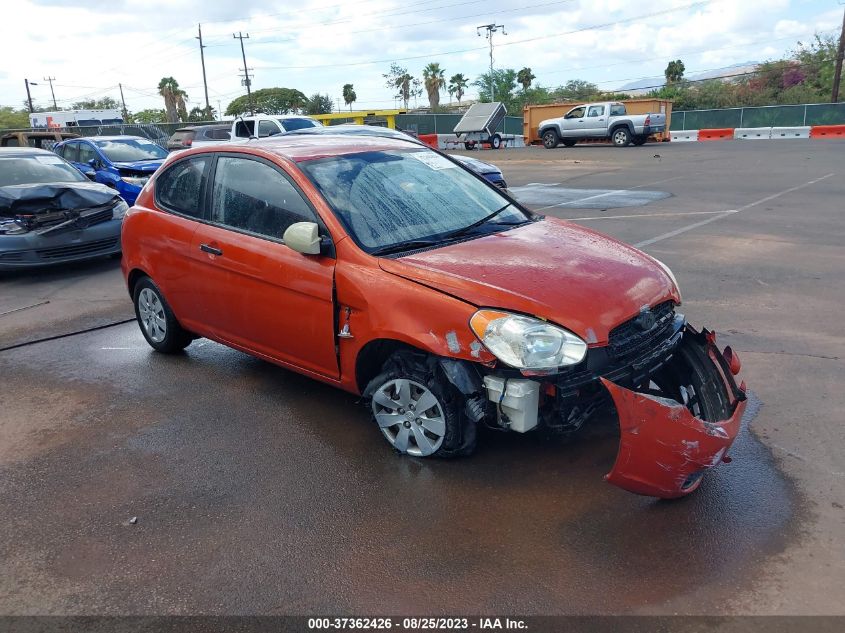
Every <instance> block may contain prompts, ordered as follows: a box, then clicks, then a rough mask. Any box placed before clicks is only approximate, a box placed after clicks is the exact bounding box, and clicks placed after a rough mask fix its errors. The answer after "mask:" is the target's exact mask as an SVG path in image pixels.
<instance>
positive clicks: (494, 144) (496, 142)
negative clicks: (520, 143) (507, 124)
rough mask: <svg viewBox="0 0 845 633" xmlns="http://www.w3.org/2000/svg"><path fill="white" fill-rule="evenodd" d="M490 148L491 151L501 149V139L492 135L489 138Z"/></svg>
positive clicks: (496, 135)
mask: <svg viewBox="0 0 845 633" xmlns="http://www.w3.org/2000/svg"><path fill="white" fill-rule="evenodd" d="M490 147H491V148H492V149H500V148H501V147H502V137H501V136H499V135H498V134H494V135H493V136H491V137H490Z"/></svg>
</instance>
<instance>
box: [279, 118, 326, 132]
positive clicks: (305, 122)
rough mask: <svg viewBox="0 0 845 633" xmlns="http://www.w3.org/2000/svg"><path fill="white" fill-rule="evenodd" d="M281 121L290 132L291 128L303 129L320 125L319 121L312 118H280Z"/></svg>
mask: <svg viewBox="0 0 845 633" xmlns="http://www.w3.org/2000/svg"><path fill="white" fill-rule="evenodd" d="M279 123H281V124H282V127H283V128H284V129H285V130H287V131H288V132H290V131H291V130H301V129H303V128H306V127H319V125H318V123H317V122H316V121H312V120H311V119H279Z"/></svg>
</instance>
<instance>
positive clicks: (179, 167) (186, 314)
mask: <svg viewBox="0 0 845 633" xmlns="http://www.w3.org/2000/svg"><path fill="white" fill-rule="evenodd" d="M211 164H212V157H211V156H209V155H207V154H201V155H199V156H190V157H187V158H183V159H182V160H177V161H175V162H173V163H171V164H170V165H168V166H167V167H166V168H165V170H164V171H163V172H162V173H161V174H159V175H158V177H157V178H156V181H155V205H156V207H157V208H158V209H159V210H160V211H162V213H150V214H148V216H147V217H148V220H147V221H148V222H149V223H150V227H149V229H148V230H145V231H144V232H143V235H145V236H150V237H149V243H145V244H141V245H140V246H141V247H142V248H143V249H144V251H145V255H146V259H147V262H148V264H147V265H148V268H149V270H148V272H149V273H150V275H151V276H152V278H153V281H154V282H155V283H156V284H158V286H159V287H160V288H161V291H162V292H163V293H164V296H165V297H166V298H167V301H168V303H169V304H170V307H171V308H172V309H173V312H174V313H175V314H176V318H177V319H179V321H180V323H181V324H182V325H183V326H184V327H186V328H187V329H189V330H191V331H193V332H197V333H199V334H202V333H204V332H205V331H204V330H203V329H202V325H203V324H202V321H201V319H200V318H199V316H198V314H197V311H196V309H195V304H194V301H193V295H194V280H193V277H192V267H193V265H194V260H193V258H192V256H191V254H192V251H191V247H192V245H193V241H192V240H193V236H194V232H195V231H196V230H197V227H199V226H200V220H204V219H205V217H206V216H207V215H208V214H207V212H206V203H207V197H206V188H207V181H208V174H209V172H210V171H211Z"/></svg>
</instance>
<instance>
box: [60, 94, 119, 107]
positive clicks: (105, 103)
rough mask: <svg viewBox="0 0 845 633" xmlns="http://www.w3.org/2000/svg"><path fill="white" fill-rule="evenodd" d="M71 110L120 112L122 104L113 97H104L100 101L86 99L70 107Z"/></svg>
mask: <svg viewBox="0 0 845 633" xmlns="http://www.w3.org/2000/svg"><path fill="white" fill-rule="evenodd" d="M70 109H71V110H120V109H121V107H120V103H119V102H118V101H117V100H116V99H112V98H111V97H102V98H100V99H86V100H84V101H77V102H76V103H74V104H73V105H71V106H70Z"/></svg>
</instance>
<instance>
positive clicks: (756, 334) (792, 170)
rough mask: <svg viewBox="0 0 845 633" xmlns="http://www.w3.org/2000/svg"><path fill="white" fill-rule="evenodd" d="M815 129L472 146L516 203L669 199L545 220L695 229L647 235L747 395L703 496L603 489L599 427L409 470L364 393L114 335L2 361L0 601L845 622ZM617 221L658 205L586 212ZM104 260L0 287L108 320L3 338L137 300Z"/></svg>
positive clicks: (612, 229) (835, 274) (838, 232)
mask: <svg viewBox="0 0 845 633" xmlns="http://www.w3.org/2000/svg"><path fill="white" fill-rule="evenodd" d="M793 143H794V144H793ZM798 143H800V145H799V144H798ZM816 143H821V145H811V144H810V143H809V142H806V143H802V142H798V141H796V142H791V141H789V142H788V141H783V142H776V141H773V142H770V143H763V142H760V143H754V142H747V143H745V142H740V143H731V144H726V143H720V144H714V145H713V146H710V147H689V146H683V145H678V146H672V147H670V146H667V145H663V146H652V145H647V146H645V147H643V148H629V150H623V151H620V150H615V149H614V148H610V147H595V148H591V147H577V146H576V148H573V149H572V150H560V151H554V152H547V151H545V150H541V149H526V150H519V151H511V152H498V153H496V154H495V158H494V157H491V155H492V154H493V153H492V152H487V153H484V154H483V155H482V156H481V157H482V158H484V159H485V160H491V161H493V162H496V163H497V164H499V165H500V166H501V167H502V169H503V171H504V172H505V176H506V177H507V178H508V180H509V181H510V182H511V184H512V186H514V187H515V188H517V189H518V190H519V189H521V188H527V187H531V186H534V185H530V184H529V183H543V185H544V186H546V187H547V188H552V189H554V188H555V187H559V188H562V189H567V190H571V189H578V190H584V191H586V192H587V193H585V194H584V197H589V196H596V195H600V194H601V193H602V192H607V191H631V190H636V189H642V190H643V191H649V192H651V191H654V192H659V193H660V194H661V195H659V196H654V197H653V198H649V199H648V200H647V201H646V203H645V204H644V205H643V206H637V207H628V208H623V207H627V203H624V200H623V204H620V206H619V207H614V206H612V204H610V201H613V200H615V199H620V200H621V199H624V198H625V195H624V194H614V195H608V196H606V198H607V199H608V200H609V203H608V205H607V206H602V207H601V208H596V207H595V206H594V205H593V206H587V205H585V206H583V207H579V206H573V200H574V201H575V203H574V204H575V205H577V204H578V202H577V201H578V200H579V198H578V197H577V194H575V195H573V194H572V193H571V191H569V192H567V193H563V194H561V197H560V198H559V201H560V203H563V204H562V205H561V206H553V207H551V208H550V209H547V210H544V212H546V213H550V214H553V215H559V216H561V217H568V218H592V219H577V220H576V221H578V222H580V223H583V224H585V225H588V226H593V227H594V228H598V229H599V230H603V231H605V232H608V233H610V234H612V235H617V236H619V237H621V238H622V239H625V240H627V241H630V242H638V241H645V240H648V239H652V238H654V237H659V236H661V235H665V234H667V233H671V232H676V231H679V230H681V232H678V233H677V235H675V236H672V237H667V238H664V239H661V240H660V241H658V242H655V243H653V244H651V245H649V246H647V247H646V250H648V251H649V252H650V253H652V254H654V255H655V256H657V257H660V258H661V259H663V260H664V261H666V262H667V263H668V264H669V265H670V266H671V267H672V268H673V269H674V270H675V272H676V274H677V275H678V278H679V281H680V282H681V287H682V289H683V291H684V297H685V305H684V311H685V312H686V313H687V315H688V317H690V319H691V320H692V321H693V322H696V323H704V324H705V325H712V326H714V327H716V328H717V329H720V328H721V330H720V331H722V332H724V334H723V335H722V337H723V338H722V341H721V342H722V343H723V344H724V343H725V342H730V343H731V344H732V345H734V347H735V348H736V349H739V350H741V353H742V354H743V356H742V358H743V360H744V361H745V369H744V375H743V377H745V378H746V380H747V381H748V383H749V385H750V386H751V388H752V391H753V393H754V398H753V403H752V404H753V406H751V407H749V414H748V415H747V416H746V420H745V421H744V427H743V432H742V433H741V435H740V437H739V439H738V440H737V442H736V443H735V444H734V447H733V448H732V450H731V456H732V458H733V461H732V462H731V463H730V464H721V465H720V466H719V467H718V468H717V469H715V470H714V471H713V472H712V473H710V474H709V475H708V476H707V477H706V478H705V480H704V482H703V483H702V485H701V488H700V489H699V491H698V492H696V493H695V494H694V495H692V496H690V497H688V498H685V499H681V500H676V501H658V500H654V499H650V498H644V497H638V496H635V495H631V494H629V493H626V492H623V491H621V490H618V489H616V488H613V487H611V486H609V485H607V484H606V483H605V482H604V481H603V480H602V476H603V475H604V474H605V473H606V472H607V471H608V470H609V469H610V467H611V465H612V463H613V459H614V457H615V450H616V442H617V439H618V433H617V431H616V429H615V428H614V423H613V421H612V420H609V419H601V420H597V421H596V422H595V423H594V424H592V425H591V427H590V428H589V429H588V431H587V432H586V433H585V435H584V436H583V437H582V438H581V439H580V441H578V442H574V443H569V444H565V443H561V442H556V441H555V442H549V441H546V440H541V439H540V438H537V437H534V436H532V435H526V436H519V435H515V434H508V435H505V434H499V433H495V432H485V433H483V434H482V437H481V438H480V441H479V449H478V451H477V453H476V454H475V455H474V456H472V457H470V458H467V459H459V460H451V461H447V460H419V459H412V458H407V457H400V456H398V455H396V454H395V453H393V452H392V451H391V450H390V449H389V448H388V446H387V444H386V443H385V442H384V440H383V439H382V438H381V436H380V433H379V431H378V430H377V428H375V426H374V425H372V424H371V423H370V422H369V420H368V415H367V412H366V410H365V409H364V407H363V406H362V405H361V404H360V403H359V402H357V400H356V398H355V397H353V396H351V395H349V394H345V393H343V392H340V391H338V390H335V389H333V388H331V387H328V386H325V385H322V384H320V383H317V382H315V381H312V380H309V379H307V378H304V377H302V376H299V375H297V374H294V373H292V372H289V371H287V370H284V369H281V368H279V367H276V366H273V365H271V364H268V363H265V362H263V361H260V360H256V359H254V358H251V357H249V356H246V355H244V354H241V353H239V352H235V351H233V350H229V349H227V348H225V347H222V346H220V345H217V344H215V343H212V342H210V341H206V340H202V339H201V340H199V341H196V342H194V343H193V344H192V345H191V346H190V347H189V348H188V349H187V351H186V352H185V353H184V354H183V355H179V356H173V357H166V356H161V355H158V354H154V353H153V352H152V351H151V350H150V349H149V348H148V347H147V346H146V344H145V342H144V340H143V338H142V337H141V335H140V332H139V331H138V329H137V326H136V325H135V324H134V323H128V324H122V325H115V326H113V327H107V328H105V329H101V330H96V331H91V332H87V333H81V334H77V335H72V336H67V337H63V338H58V339H55V340H50V341H44V342H40V343H34V344H30V345H26V344H24V345H22V346H21V347H17V348H15V349H9V350H6V351H0V376H2V380H0V403H1V404H2V407H0V432H2V438H3V440H2V442H0V515H2V517H3V519H2V522H3V529H2V530H0V613H4V614H9V613H15V614H24V613H51V614H67V613H74V614H127V613H134V614H139V613H157V614H161V613H170V614H195V613H206V614H207V613H225V614H294V613H295V614H327V613H344V614H352V613H359V614H369V615H385V614H409V613H413V614H420V615H422V614H456V613H465V614H467V613H473V614H476V613H488V614H489V613H494V614H516V613H518V614H526V615H527V614H557V613H579V614H592V613H602V614H619V613H707V614H713V613H715V614H719V613H759V612H762V613H775V612H790V613H802V612H810V613H815V612H832V613H838V612H841V609H842V605H841V604H839V603H838V601H837V600H836V598H835V596H836V594H837V593H838V590H837V589H836V587H841V586H842V585H841V583H840V582H839V581H840V580H841V579H842V575H843V569H845V566H843V565H842V552H843V549H842V545H843V542H844V541H843V527H842V525H843V523H842V518H843V514H842V504H843V502H845V499H843V498H842V487H841V476H842V471H843V470H845V468H843V463H842V457H841V446H842V440H843V438H842V432H843V431H842V427H841V413H840V412H841V410H842V407H843V406H845V402H843V396H842V393H841V391H839V390H837V389H836V385H837V384H841V383H839V378H840V377H842V370H843V365H842V358H843V352H845V350H843V347H845V345H843V343H842V341H841V334H839V331H838V329H837V328H836V327H835V326H834V325H833V324H830V323H828V322H827V321H826V320H825V319H824V314H823V311H824V310H826V309H828V308H829V306H830V305H835V304H836V303H838V304H839V305H840V306H841V305H842V303H843V298H845V286H844V285H843V282H842V272H845V259H843V256H842V253H838V254H837V252H836V250H835V247H836V246H837V244H838V245H839V246H841V244H842V243H845V242H843V241H840V240H839V238H841V237H842V236H843V228H842V212H843V209H845V206H843V204H842V199H843V198H842V194H843V185H842V184H841V183H842V163H841V159H842V157H843V156H845V143H838V142H836V141H818V142H816ZM697 145H699V146H706V145H707V144H697ZM716 145H718V146H716ZM774 146H777V147H778V152H773V151H772V148H773V147H774ZM781 147H782V148H783V149H780V148H781ZM653 154H660V155H661V156H660V157H659V158H653V157H652V155H653ZM476 155H477V153H476ZM667 156H669V157H670V158H669V159H667V158H666V157H667ZM576 161H577V162H576ZM837 161H839V162H837ZM837 172H838V173H837ZM829 173H835V175H834V176H829V177H826V178H824V179H823V180H821V181H819V182H817V183H814V184H812V185H807V186H806V187H805V188H803V189H800V190H795V191H793V192H789V193H785V194H782V195H781V196H778V197H777V198H772V199H771V200H768V201H765V202H762V203H759V204H755V205H754V206H751V207H748V208H746V209H742V207H743V206H744V205H747V204H749V203H753V202H755V201H756V200H760V199H763V198H766V197H767V196H770V195H773V194H775V193H778V192H780V191H783V190H786V189H789V188H790V187H797V186H800V185H802V183H807V182H810V181H812V180H813V179H816V178H820V177H824V176H825V174H829ZM667 179H668V180H667ZM661 180H662V181H663V182H662V183H658V184H652V183H655V182H657V181H661ZM635 188H636V189H635ZM518 190H517V195H518ZM663 194H665V195H663ZM640 198H642V196H641V197H640ZM554 200H555V199H554V198H551V199H550V202H551V203H552V204H557V203H555V201H554ZM595 200H596V199H595V198H593V199H592V200H591V202H594V201H595ZM542 202H543V201H535V202H533V203H532V206H533V207H535V208H537V207H542V206H549V201H546V204H541V203H542ZM798 206H800V213H797V212H796V208H797V207H798ZM614 209H616V210H615V211H614ZM725 210H732V211H733V210H739V212H737V213H735V214H733V215H731V216H730V217H728V216H727V215H726V216H725V217H724V218H722V217H721V215H720V216H719V219H716V220H714V221H712V222H710V223H708V224H706V225H702V226H700V227H696V228H691V229H686V227H689V226H690V225H691V224H695V223H698V222H700V221H701V220H702V219H705V218H709V217H713V216H714V215H719V214H720V213H721V212H723V211H725ZM620 212H622V213H624V214H652V215H649V216H645V215H643V216H636V217H635V216H634V215H631V216H630V217H628V218H607V217H604V216H599V217H596V215H597V214H605V216H608V215H617V214H619V213H620ZM676 214H677V215H676ZM714 245H718V248H716V247H715V246H714ZM761 245H762V246H761ZM840 250H841V249H840ZM91 266H92V269H93V270H94V271H95V272H96V274H92V275H91V277H92V281H91V282H90V284H89V285H86V284H87V282H86V281H85V270H86V269H85V268H84V267H83V268H82V273H80V269H79V268H74V269H72V270H69V271H68V272H67V275H68V278H69V279H70V280H72V281H68V283H67V284H62V282H61V280H60V279H57V277H60V275H59V274H58V273H57V272H55V271H54V272H51V273H49V274H48V275H46V277H45V276H42V277H41V278H36V279H35V280H34V281H32V284H31V291H30V292H29V294H27V284H28V280H27V278H26V277H25V276H22V275H20V274H16V275H13V276H8V275H7V276H4V277H2V278H0V284H3V289H4V291H3V293H0V294H3V295H4V296H3V298H2V301H3V302H4V303H2V304H0V307H4V308H6V309H7V310H10V309H14V307H15V305H31V304H34V303H37V302H38V301H43V300H45V297H46V298H47V299H46V300H50V298H51V297H55V296H60V297H64V298H65V299H66V301H67V303H69V304H70V305H72V306H73V314H74V315H75V314H77V313H79V314H82V315H85V313H86V310H85V305H84V301H78V300H75V299H74V298H75V297H76V296H77V295H78V294H79V293H80V292H81V293H82V296H83V297H84V294H85V292H86V291H89V292H90V291H94V292H98V293H100V294H98V295H97V296H98V298H99V303H98V304H97V305H98V306H99V308H98V309H99V310H100V312H98V313H97V314H99V315H100V316H98V317H97V319H95V320H94V321H91V317H90V315H89V316H87V317H83V316H80V317H79V318H78V319H77V318H76V317H74V318H67V319H64V320H63V319H62V318H61V310H59V309H58V307H56V306H60V305H61V302H59V301H54V303H53V304H52V305H53V306H54V307H56V310H55V311H51V310H52V309H51V308H50V307H49V305H50V304H47V305H46V306H39V307H33V308H28V311H30V312H31V322H30V323H29V324H27V323H25V322H24V323H23V325H21V322H20V320H19V319H21V313H19V312H15V313H13V314H14V315H15V317H14V318H15V319H18V320H16V321H15V327H14V332H13V334H14V336H12V337H11V338H9V339H8V340H10V341H13V342H14V343H15V344H20V343H25V342H26V341H27V340H36V339H38V338H43V336H42V335H43V334H45V333H46V334H48V335H50V336H54V335H56V334H61V333H62V332H68V333H69V332H72V331H74V330H75V329H83V328H85V327H89V326H90V324H91V323H92V322H94V323H96V324H100V321H101V320H102V319H113V320H114V321H117V320H119V319H121V318H124V317H125V316H127V315H131V305H130V303H129V300H128V298H125V299H121V295H122V297H126V295H125V290H124V289H123V287H122V285H121V284H122V281H121V280H120V275H119V270H117V269H115V266H116V264H115V263H114V262H101V263H99V264H92V265H91ZM68 286H70V287H72V289H73V292H72V293H69V294H62V292H63V288H67V287H68ZM773 286H774V287H775V290H772V287H773ZM6 289H13V290H14V297H15V301H11V300H10V299H9V297H10V296H11V295H10V294H8V293H6ZM27 301H29V304H27V303H26V302H27ZM16 302H17V303H16ZM103 306H107V309H106V308H103ZM3 318H6V317H3V316H0V332H2V331H3V330H4V321H3ZM796 320H800V321H801V322H802V324H803V327H802V329H800V331H799V330H797V329H796V328H794V327H793V326H794V324H795V322H796ZM106 322H107V321H106ZM63 328H64V329H63ZM10 331H11V328H10V329H7V330H6V332H7V333H8V332H10ZM0 347H2V346H0ZM798 376H800V377H799V378H796V377H798ZM796 382H798V387H796V384H795V383H796ZM799 388H800V393H801V397H802V398H803V401H804V403H806V404H804V406H802V407H799V408H798V409H796V408H795V402H796V400H797V399H798V389H799ZM837 473H838V474H837ZM837 505H838V508H837ZM133 518H134V519H135V520H134V521H133ZM824 605H829V607H828V609H827V610H825V608H824Z"/></svg>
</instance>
